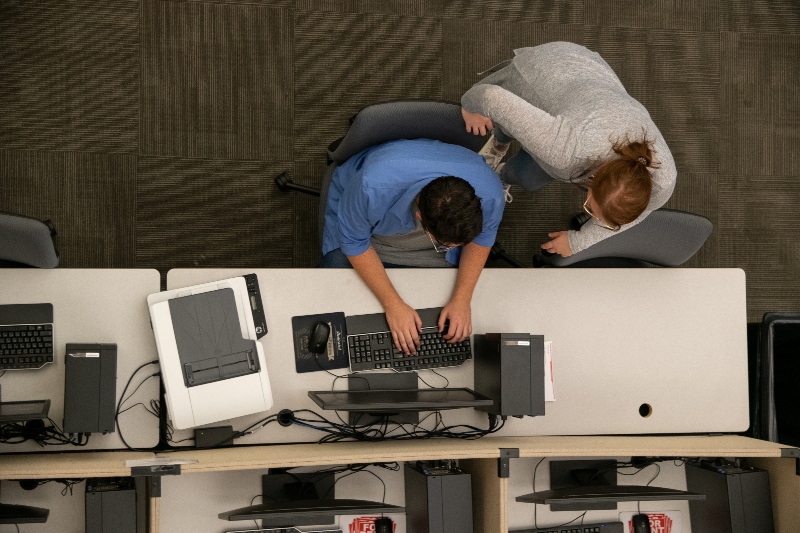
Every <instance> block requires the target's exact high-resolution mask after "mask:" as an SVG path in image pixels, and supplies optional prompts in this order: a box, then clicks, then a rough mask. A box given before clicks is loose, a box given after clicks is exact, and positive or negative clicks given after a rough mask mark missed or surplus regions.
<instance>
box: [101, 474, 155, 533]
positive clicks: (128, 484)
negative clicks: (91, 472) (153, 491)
mask: <svg viewBox="0 0 800 533" xmlns="http://www.w3.org/2000/svg"><path fill="white" fill-rule="evenodd" d="M146 531H147V496H146V482H145V478H130V477H126V478H96V479H87V480H86V533H145V532H146Z"/></svg>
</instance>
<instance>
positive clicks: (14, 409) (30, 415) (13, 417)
mask: <svg viewBox="0 0 800 533" xmlns="http://www.w3.org/2000/svg"><path fill="white" fill-rule="evenodd" d="M49 412H50V400H31V401H28V402H0V422H25V421H27V420H43V419H46V418H47V413H49Z"/></svg>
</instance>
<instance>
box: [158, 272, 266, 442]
mask: <svg viewBox="0 0 800 533" xmlns="http://www.w3.org/2000/svg"><path fill="white" fill-rule="evenodd" d="M147 305H148V307H149V308H150V322H151V324H152V326H153V333H154V334H155V339H156V347H157V348H158V359H159V362H160V363H161V378H162V380H163V382H164V389H165V391H166V400H167V408H168V410H169V415H170V418H171V419H172V423H173V425H174V426H175V428H177V429H187V428H193V427H197V426H202V425H205V424H210V423H212V422H219V421H220V420H227V419H230V418H236V417H239V416H244V415H249V414H253V413H260V412H263V411H267V410H269V409H270V408H271V407H272V390H271V389H270V385H269V376H268V375H267V365H266V361H265V360H264V348H263V347H262V346H261V343H260V342H258V340H257V337H256V328H255V325H254V322H253V314H252V312H251V309H250V300H249V296H248V292H247V283H246V281H245V279H244V278H243V277H237V278H230V279H225V280H222V281H217V282H213V283H204V284H201V285H194V286H192V287H185V288H182V289H174V290H171V291H165V292H158V293H155V294H151V295H150V296H148V297H147Z"/></svg>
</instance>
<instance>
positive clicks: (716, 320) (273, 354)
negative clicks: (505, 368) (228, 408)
mask: <svg viewBox="0 0 800 533" xmlns="http://www.w3.org/2000/svg"><path fill="white" fill-rule="evenodd" d="M250 272H256V273H257V274H258V278H259V285H260V288H261V292H262V298H263V303H264V306H265V308H266V318H267V325H268V328H269V334H268V335H267V336H266V337H264V338H262V339H261V342H262V343H263V344H264V351H265V354H266V359H267V367H268V370H269V373H270V382H271V384H272V390H273V395H274V400H275V405H274V407H273V409H272V410H271V411H269V412H268V413H264V414H263V415H258V416H255V415H254V416H249V417H242V418H240V419H235V420H233V421H231V422H230V423H231V424H232V425H233V427H234V429H243V428H244V427H246V426H249V425H250V424H251V423H253V422H255V421H257V420H258V419H260V418H262V417H263V416H265V415H266V414H271V413H277V412H278V411H279V410H281V409H284V408H288V409H293V410H296V409H304V408H305V409H312V410H314V411H316V412H320V413H323V412H322V410H321V409H319V408H318V407H317V406H316V404H314V403H313V402H312V401H311V399H310V398H308V396H307V392H308V391H309V390H327V389H330V388H331V382H332V380H333V378H331V377H330V376H329V375H328V374H326V373H324V372H313V373H307V374H297V373H296V372H295V366H294V354H293V340H292V331H291V317H292V316H295V315H310V314H317V313H326V312H335V311H342V312H344V313H345V314H347V315H355V314H365V313H374V312H380V311H381V307H380V305H379V303H378V302H377V300H376V299H375V298H374V296H372V294H371V293H370V291H369V289H368V288H367V287H366V286H365V285H364V284H363V282H361V280H360V279H359V278H358V276H357V275H356V274H355V272H353V271H351V270H322V269H290V270H283V269H265V270H263V269H262V270H252V269H225V270H203V269H177V270H172V271H170V272H169V274H168V277H167V285H168V288H170V289H172V288H177V287H182V286H188V285H194V284H197V283H201V282H208V281H213V280H217V279H224V278H228V277H232V276H237V275H242V274H246V273H250ZM455 275H456V272H455V271H454V270H418V269H394V270H390V271H389V276H390V278H391V279H392V281H393V283H394V284H395V286H396V287H397V288H398V290H399V292H400V294H401V295H402V296H403V298H404V299H405V301H406V302H407V303H408V304H409V305H411V306H413V307H415V308H425V307H437V306H442V305H444V304H445V303H446V301H447V298H448V297H449V294H450V292H451V289H452V286H453V283H454V281H455ZM472 303H473V330H474V332H476V333H489V332H527V333H532V334H544V336H545V339H546V340H550V341H553V358H554V369H555V389H556V398H557V401H556V402H553V403H548V404H547V408H546V416H543V417H536V418H525V419H522V420H519V419H509V420H508V422H507V423H506V426H505V428H504V429H503V430H502V431H501V432H500V433H499V434H500V435H506V436H527V435H591V434H668V433H729V432H739V431H743V430H745V429H746V428H747V426H748V423H749V414H748V390H747V342H746V309H745V277H744V272H743V271H741V270H738V269H632V270H627V269H625V270H617V269H596V270H595V269H487V270H485V271H484V272H483V274H482V276H481V280H480V281H479V283H478V286H477V288H476V291H475V295H474V297H473V302H472ZM437 371H438V372H440V373H441V374H443V375H445V376H446V377H447V378H448V379H449V380H450V386H451V387H472V386H473V365H472V363H471V362H468V363H466V364H464V365H462V366H460V367H456V368H447V369H442V370H438V369H437ZM337 373H345V370H341V371H338V372H337ZM421 375H422V376H423V378H424V379H425V380H426V381H427V382H428V383H430V384H431V385H434V386H442V385H443V384H444V382H443V380H442V379H441V378H439V377H438V376H436V375H434V374H433V373H431V372H430V371H422V372H421ZM339 381H340V383H337V388H341V387H343V386H345V383H344V380H339ZM421 386H424V385H421ZM643 403H648V404H650V405H651V406H652V415H651V416H649V417H647V418H643V417H642V416H640V414H639V407H640V405H642V404H643ZM324 414H325V416H326V417H328V418H334V419H335V415H334V414H333V413H332V412H329V413H324ZM444 420H445V422H446V423H448V424H460V423H468V424H473V425H478V426H480V427H486V418H485V414H483V413H478V412H475V411H474V410H470V409H459V410H453V411H449V412H445V413H444ZM190 436H191V432H189V431H185V432H179V433H178V434H176V436H175V438H176V439H180V438H186V437H190ZM321 436H322V434H321V433H319V432H315V431H313V430H310V429H305V428H298V427H296V426H294V427H291V428H281V427H278V426H277V424H273V425H270V426H268V427H267V428H266V429H264V430H262V431H261V432H258V433H256V434H254V435H252V436H249V437H245V438H242V439H240V440H239V441H237V442H240V443H254V442H296V441H311V440H317V439H318V438H320V437H321Z"/></svg>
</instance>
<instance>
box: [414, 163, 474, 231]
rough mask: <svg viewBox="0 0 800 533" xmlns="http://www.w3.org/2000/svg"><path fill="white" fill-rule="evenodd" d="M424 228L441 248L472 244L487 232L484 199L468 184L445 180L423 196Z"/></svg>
mask: <svg viewBox="0 0 800 533" xmlns="http://www.w3.org/2000/svg"><path fill="white" fill-rule="evenodd" d="M419 213H420V215H421V216H422V227H423V229H425V231H427V232H428V233H430V234H431V235H433V238H434V239H436V240H437V241H439V243H440V244H458V245H463V244H467V243H469V242H472V239H474V238H475V237H477V236H478V235H480V233H481V230H482V228H483V210H482V209H481V199H480V198H478V196H477V195H476V194H475V189H474V188H473V187H472V185H470V184H469V183H468V182H467V181H466V180H464V179H462V178H457V177H455V176H443V177H441V178H436V179H435V180H433V181H431V182H430V183H428V184H427V185H425V187H423V188H422V191H421V192H420V193H419Z"/></svg>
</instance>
